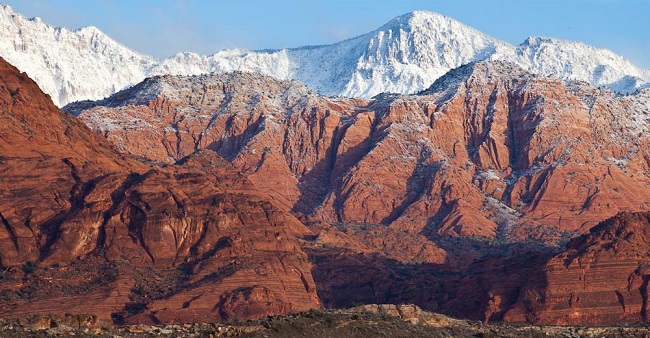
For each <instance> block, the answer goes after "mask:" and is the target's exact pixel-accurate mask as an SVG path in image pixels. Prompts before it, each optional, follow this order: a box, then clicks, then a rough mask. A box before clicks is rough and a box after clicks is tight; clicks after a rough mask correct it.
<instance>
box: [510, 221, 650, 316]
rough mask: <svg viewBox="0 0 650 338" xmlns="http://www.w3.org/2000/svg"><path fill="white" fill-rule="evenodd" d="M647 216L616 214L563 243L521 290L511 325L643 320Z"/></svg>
mask: <svg viewBox="0 0 650 338" xmlns="http://www.w3.org/2000/svg"><path fill="white" fill-rule="evenodd" d="M649 241H650V213H647V212H645V213H622V214H619V215H617V216H615V217H613V218H610V219H608V220H606V221H604V222H602V223H601V224H599V225H598V226H596V227H594V228H592V229H591V231H590V232H589V234H586V235H583V236H581V237H578V238H575V239H573V240H571V241H570V242H569V244H568V245H567V248H566V250H565V251H563V252H562V253H560V254H558V255H556V256H554V257H553V258H552V259H551V260H550V261H549V262H548V263H547V264H546V266H544V267H543V269H541V271H543V273H541V274H539V275H538V276H536V278H531V280H529V282H528V283H527V284H526V286H525V287H524V288H523V289H522V292H521V295H520V298H519V301H518V302H517V304H516V306H515V307H514V308H513V309H511V310H509V311H508V312H507V313H506V315H505V320H507V321H511V322H524V321H533V322H537V323H544V324H560V325H584V324H607V323H609V324H615V323H622V322H639V321H647V320H648V313H647V311H648V310H647V308H648V281H649V280H650V269H648V267H649V266H650V252H649V251H648V242H649Z"/></svg>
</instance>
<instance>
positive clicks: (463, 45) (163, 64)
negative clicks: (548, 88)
mask: <svg viewBox="0 0 650 338" xmlns="http://www.w3.org/2000/svg"><path fill="white" fill-rule="evenodd" d="M0 17H3V20H1V21H0V25H1V26H2V27H0V28H3V29H2V32H4V35H5V36H4V38H3V39H2V41H0V56H3V57H5V59H7V60H8V61H9V62H11V63H12V64H15V65H17V66H18V67H19V68H21V69H22V70H23V71H25V72H27V73H28V74H29V75H30V76H31V77H32V78H34V79H35V80H36V82H37V83H38V84H39V86H40V87H41V88H43V90H44V91H45V92H46V93H48V94H50V96H51V97H52V99H53V100H54V101H55V103H56V104H57V105H59V106H63V105H65V104H67V103H69V102H72V101H78V100H86V99H89V100H97V99H101V98H104V97H107V96H109V95H110V94H113V93H115V92H117V91H119V90H121V89H124V88H126V87H128V86H131V85H134V84H136V83H138V82H140V81H142V80H143V79H144V78H145V77H149V76H154V75H164V74H170V75H197V74H204V73H210V72H217V73H222V72H228V71H236V70H240V71H249V72H258V73H261V74H264V75H271V76H273V77H276V78H279V79H282V80H288V79H292V80H300V81H302V82H304V83H305V84H306V85H307V86H308V87H309V88H310V89H312V90H314V91H317V92H319V93H320V94H323V95H326V96H347V97H365V98H369V97H372V96H375V95H377V94H379V93H382V92H394V93H401V94H410V93H415V92H418V91H421V90H424V89H426V88H428V87H429V86H430V85H431V84H432V83H433V82H434V81H435V80H436V79H437V78H439V77H440V76H442V75H444V74H445V73H446V72H447V71H449V70H450V69H453V68H456V67H458V66H461V65H463V64H466V63H469V62H472V61H479V60H505V61H512V62H515V63H517V64H519V65H520V66H522V67H523V68H524V69H526V70H528V71H531V72H534V73H540V74H542V75H545V76H554V77H557V78H560V79H568V80H582V81H587V82H589V83H590V84H592V85H594V86H608V87H610V88H612V89H614V90H615V91H618V92H623V93H630V92H634V91H636V90H637V89H640V88H644V87H647V86H648V81H649V80H650V70H646V69H641V68H639V67H636V66H634V65H632V64H631V63H630V62H629V61H628V60H626V59H624V58H623V57H621V56H618V55H616V54H615V53H613V52H611V51H609V50H606V49H599V48H596V47H591V46H588V45H585V44H583V43H580V42H572V41H565V40H560V39H554V38H542V37H530V38H528V39H526V40H525V41H524V42H523V43H522V44H520V45H511V44H509V43H506V42H503V41H501V40H498V39H496V38H493V37H490V36H488V35H486V34H485V33H482V32H480V31H478V30H476V29H474V28H471V27H469V26H466V25H464V24H462V23H461V22H459V21H457V20H454V19H453V18H450V17H448V16H444V15H441V14H438V13H434V12H428V11H414V12H410V13H406V14H404V15H401V16H398V17H396V18H394V19H392V20H390V21H389V22H387V23H386V24H384V25H382V26H381V27H379V28H378V29H376V30H373V31H371V32H368V33H365V34H361V35H358V36H355V37H352V38H350V39H346V40H343V41H340V42H337V43H334V44H328V45H318V46H302V47H295V48H283V49H267V50H261V51H250V50H244V49H228V50H221V51H217V52H216V53H214V54H211V55H200V54H197V53H192V52H180V53H177V54H175V55H173V56H170V57H168V58H164V59H156V58H153V57H150V56H146V55H144V54H140V53H138V52H135V51H133V50H131V49H129V48H127V47H125V46H124V45H122V44H120V43H119V42H117V41H115V40H113V39H112V38H110V37H109V36H107V35H106V34H104V33H102V32H101V31H100V30H99V29H98V28H96V27H93V26H88V27H84V28H80V29H77V30H68V29H65V28H55V27H52V26H49V25H47V24H45V23H43V22H42V21H41V20H40V19H27V18H25V17H24V16H22V15H20V14H19V13H16V12H14V11H13V9H12V8H11V7H10V6H3V7H2V10H0ZM5 19H6V20H5ZM89 55H90V57H89Z"/></svg>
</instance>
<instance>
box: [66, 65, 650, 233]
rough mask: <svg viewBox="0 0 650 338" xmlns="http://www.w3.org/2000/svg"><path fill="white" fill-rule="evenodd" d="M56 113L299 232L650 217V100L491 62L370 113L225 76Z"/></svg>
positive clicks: (564, 224)
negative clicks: (202, 173)
mask: <svg viewBox="0 0 650 338" xmlns="http://www.w3.org/2000/svg"><path fill="white" fill-rule="evenodd" d="M67 110H68V111H70V112H72V113H74V114H76V115H78V116H79V117H80V118H81V119H82V120H84V121H85V122H86V123H87V124H88V125H89V126H90V127H91V128H93V129H94V130H96V131H98V132H99V133H101V134H102V135H104V136H105V137H106V138H107V139H108V140H111V141H113V142H115V143H116V144H117V145H118V147H120V149H122V150H123V151H126V152H129V153H132V154H136V155H139V156H142V157H145V158H148V159H150V160H153V161H160V162H163V163H172V162H174V161H175V160H177V159H179V158H182V157H183V156H186V155H188V154H190V153H192V152H193V151H195V149H202V148H205V149H210V150H214V151H216V152H217V153H219V154H220V155H221V156H223V157H224V158H226V159H227V160H229V161H230V162H231V163H232V164H233V165H234V166H235V167H236V168H238V169H240V170H241V171H242V172H243V173H245V174H246V175H247V176H248V177H249V178H250V180H251V181H252V182H253V183H254V184H255V185H256V186H257V187H258V188H259V189H261V190H263V191H265V192H267V193H268V194H270V195H271V196H273V197H274V198H275V199H276V200H277V201H279V202H280V203H282V205H283V206H284V208H285V209H287V210H292V211H293V212H295V213H296V214H297V215H302V217H303V219H304V220H307V221H322V222H327V223H342V224H349V223H357V224H384V225H389V226H390V227H392V228H395V229H401V230H405V231H408V232H410V233H413V234H424V235H426V236H428V237H430V238H436V237H439V236H448V235H451V236H462V237H476V236H480V237H486V238H491V239H497V240H499V241H501V242H503V241H505V242H513V241H521V240H524V239H532V240H535V241H541V242H546V243H549V244H556V243H558V242H561V241H563V240H566V239H568V238H569V237H570V236H572V234H575V233H585V232H587V231H588V230H589V228H590V227H592V226H594V225H595V224H597V223H598V222H599V221H600V220H602V219H605V218H607V217H610V216H612V215H615V214H616V213H617V212H619V211H625V210H630V211H637V210H646V209H648V208H649V207H650V179H649V176H648V174H647V173H648V172H649V171H650V150H649V149H650V144H649V138H648V135H649V134H648V133H647V130H648V119H650V91H644V92H642V93H639V94H637V95H634V96H616V95H615V94H614V93H613V92H611V91H608V90H597V89H593V88H591V87H589V86H587V85H585V84H582V83H572V84H563V83H562V82H559V81H556V80H551V79H548V78H543V77H539V76H535V75H532V74H529V73H526V72H525V71H523V70H521V69H520V68H518V67H516V66H513V65H512V64H508V63H503V62H479V63H474V64H470V65H467V66H463V67H461V68H459V69H456V70H453V71H452V72H450V73H449V74H447V75H446V76H444V77H443V78H441V79H440V80H439V81H437V82H436V83H435V84H434V85H433V86H432V87H431V88H430V89H429V90H427V91H426V92H424V93H422V94H421V95H413V96H397V95H382V96H379V97H377V98H375V99H373V100H370V101H363V100H356V99H342V98H325V97H320V96H317V95H315V94H313V93H311V92H309V91H308V90H307V88H306V87H304V86H303V85H301V84H299V83H296V82H282V81H278V80H274V79H271V78H268V77H264V76H261V75H255V74H243V73H233V74H225V75H204V76H193V77H170V76H166V77H157V78H151V79H148V80H145V81H144V82H143V83H141V84H139V85H137V86H135V87H133V88H131V89H129V90H126V91H123V92H121V93H118V94H116V95H114V96H113V97H111V98H109V99H106V100H104V101H98V102H95V103H90V102H85V103H79V104H74V105H71V106H68V107H67Z"/></svg>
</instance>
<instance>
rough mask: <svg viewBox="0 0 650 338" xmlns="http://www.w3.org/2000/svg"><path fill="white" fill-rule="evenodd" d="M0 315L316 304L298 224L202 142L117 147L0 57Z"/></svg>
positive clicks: (248, 313) (256, 309)
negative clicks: (155, 161)
mask: <svg viewBox="0 0 650 338" xmlns="http://www.w3.org/2000/svg"><path fill="white" fill-rule="evenodd" d="M0 172H1V175H0V220H1V225H0V259H1V260H0V265H1V266H2V268H3V272H2V278H1V280H0V290H2V291H1V295H0V296H1V298H0V316H21V315H28V314H33V313H41V314H45V313H63V312H66V313H93V314H97V315H99V316H100V319H101V320H114V321H116V322H122V321H124V322H152V321H154V322H176V321H196V320H201V321H206V320H233V319H246V318H251V317H260V316H264V315H268V314H282V313H284V314H286V313H289V312H291V311H299V310H306V309H309V308H318V307H320V301H319V299H318V297H317V294H316V287H315V284H314V281H313V278H312V276H311V269H312V265H311V263H310V262H309V261H308V258H307V255H306V253H305V252H304V251H303V250H302V249H301V248H300V246H299V241H298V240H297V237H302V236H304V235H306V234H308V233H309V231H308V230H307V228H306V227H305V226H304V225H303V224H302V223H300V221H298V220H297V219H296V218H294V217H293V216H291V215H290V214H288V213H286V212H284V211H282V210H281V209H280V208H278V207H277V206H276V205H275V202H273V201H272V200H270V199H269V198H268V197H267V196H266V195H265V194H263V193H260V192H259V191H257V190H256V189H255V188H254V187H253V185H252V184H250V181H249V180H248V179H247V178H246V177H244V176H242V175H241V174H240V173H238V172H237V171H236V170H234V169H233V168H232V167H231V165H230V164H229V163H228V162H227V161H225V160H223V159H222V158H220V157H219V156H218V155H217V154H216V153H214V152H211V151H201V152H197V153H194V154H192V155H191V156H189V157H187V158H185V159H183V161H181V162H179V163H178V164H174V165H167V166H163V167H160V166H151V165H148V164H145V163H143V162H142V161H138V160H135V159H134V158H132V157H131V156H124V155H121V154H120V153H118V152H117V151H116V150H115V149H114V148H113V146H112V145H110V144H109V143H108V142H107V141H105V140H104V138H103V137H100V136H99V135H97V134H95V133H93V132H92V131H91V130H89V129H88V128H87V127H86V126H84V125H83V123H82V122H81V121H79V120H78V119H75V118H73V117H71V116H69V115H66V114H64V113H62V112H60V111H59V110H58V109H57V108H56V107H55V106H54V105H53V104H52V102H51V100H50V99H49V97H47V96H46V95H45V94H43V93H42V92H41V91H40V89H39V88H38V87H37V85H36V84H35V83H34V82H33V81H32V80H30V79H29V78H27V76H26V75H25V74H24V73H23V74H21V73H19V72H18V70H17V69H16V68H14V67H12V66H11V65H9V64H7V63H6V62H5V61H4V60H0Z"/></svg>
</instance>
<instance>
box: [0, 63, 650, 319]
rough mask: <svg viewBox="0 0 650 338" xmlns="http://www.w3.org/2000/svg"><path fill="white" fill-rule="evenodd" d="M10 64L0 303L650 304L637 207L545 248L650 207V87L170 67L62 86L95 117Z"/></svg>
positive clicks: (596, 308) (579, 308)
mask: <svg viewBox="0 0 650 338" xmlns="http://www.w3.org/2000/svg"><path fill="white" fill-rule="evenodd" d="M0 66H1V67H0V79H1V81H2V82H1V83H2V88H0V100H1V101H0V106H1V107H2V111H1V113H0V118H1V119H2V123H1V124H0V128H1V129H0V131H1V133H0V156H1V157H0V165H1V166H0V170H2V176H0V216H2V217H0V221H2V226H0V258H1V259H2V260H1V261H0V265H2V267H3V268H4V272H3V274H2V279H1V280H0V315H1V316H6V315H9V314H11V315H26V314H31V313H48V312H54V311H56V312H60V311H64V312H71V313H96V314H99V315H100V316H101V318H102V319H103V320H108V319H112V320H113V321H115V322H127V323H143V322H183V321H194V320H199V319H200V320H202V321H205V320H236V319H245V318H251V317H259V316H263V315H265V314H278V313H288V312H291V311H296V310H303V309H308V308H312V307H320V306H321V303H322V304H323V305H325V306H332V307H338V306H349V305H352V304H354V303H387V302H390V303H415V304H418V305H420V306H422V307H424V308H427V309H430V310H436V311H442V312H445V313H448V314H453V315H456V316H463V317H468V318H475V319H482V320H485V321H488V320H490V321H496V320H501V319H505V320H508V321H526V320H527V321H536V322H545V323H574V324H577V323H600V322H613V321H615V320H614V318H619V319H618V320H621V321H633V320H638V319H646V318H645V316H646V315H645V312H646V311H645V308H646V306H645V303H646V298H647V297H646V295H645V291H643V290H644V288H646V286H647V285H646V284H647V280H646V279H647V278H646V277H647V276H646V275H647V273H646V271H645V268H644V266H645V265H644V264H647V259H648V257H646V256H647V248H645V247H644V246H643V243H645V241H646V238H645V237H644V236H645V227H646V225H647V223H648V220H647V216H643V215H644V214H637V215H628V214H624V215H623V216H620V217H618V218H614V219H613V220H611V221H608V222H605V223H603V224H604V225H599V226H597V227H596V228H594V229H593V230H592V231H591V233H590V234H588V235H586V236H585V237H582V238H581V239H578V240H573V241H571V242H570V243H569V246H568V249H567V251H564V252H562V253H559V254H557V255H556V256H554V257H553V258H552V259H551V260H550V261H549V260H548V259H549V257H550V255H549V254H548V253H549V250H556V249H555V248H551V249H549V248H547V247H546V248H545V247H544V246H545V245H551V246H553V245H555V244H557V243H561V242H562V241H564V240H565V239H567V238H568V237H569V236H571V235H572V234H574V233H586V232H587V231H588V229H589V228H590V227H591V226H593V225H595V224H597V223H598V222H599V221H600V220H601V219H604V218H606V217H609V216H611V215H614V214H616V213H617V212H618V211H621V210H646V209H648V207H649V206H650V205H649V203H650V178H649V176H648V172H650V168H649V167H650V154H649V151H650V150H649V149H650V147H648V146H649V144H648V143H649V141H648V133H647V130H648V118H649V117H648V116H649V114H650V112H649V108H648V107H649V105H650V104H649V103H648V102H650V93H649V92H648V91H646V92H641V93H639V94H637V95H634V96H616V95H614V94H613V93H611V92H609V91H605V90H597V89H593V88H590V87H588V86H586V85H584V84H580V83H574V84H563V83H561V82H558V81H555V80H549V79H546V78H542V77H538V76H534V75H531V74H528V73H525V72H524V71H522V70H521V69H518V68H516V67H513V66H512V65H510V64H507V63H499V62H494V63H485V62H481V63H475V64H471V65H467V66H464V67H461V68H459V69H457V70H454V71H452V72H451V73H450V74H448V75H447V76H445V77H443V78H442V79H441V80H439V81H437V82H436V83H435V84H434V85H433V86H432V87H431V88H430V89H429V90H427V91H426V92H424V93H422V94H420V95H413V96H397V95H381V96H379V97H377V98H375V99H373V100H370V101H364V100H356V99H342V98H324V97H320V96H317V95H315V94H313V93H310V92H309V91H308V90H307V89H306V88H305V87H304V86H303V85H301V84H299V83H296V82H282V81H277V80H273V79H270V78H267V77H263V76H259V75H254V74H242V73H234V74H225V75H206V76H195V77H158V78H152V79H148V80H146V81H145V82H143V83H141V84H139V85H137V86H135V87H134V88H132V89H129V90H126V91H124V92H121V93H118V94H116V95H115V96H113V97H111V98H109V99H107V100H104V101H100V102H95V103H90V102H85V103H78V104H75V105H72V106H69V107H68V110H69V111H70V112H73V113H75V114H78V116H79V117H80V118H81V119H83V120H84V121H85V122H86V123H87V124H88V125H89V126H91V128H93V129H94V130H96V131H98V132H99V133H100V134H95V133H92V132H91V131H90V130H88V129H87V128H86V127H84V126H82V125H81V124H80V123H79V122H78V120H76V119H74V118H72V117H70V116H66V115H64V114H62V113H60V112H59V111H58V110H57V109H56V108H55V107H54V106H53V105H52V104H51V102H50V101H49V99H48V98H47V97H46V96H44V95H43V94H42V93H41V92H40V91H39V90H38V88H37V87H36V85H35V84H34V83H33V82H32V81H31V80H29V79H27V78H26V77H25V76H24V75H21V74H19V73H18V72H17V71H16V69H15V68H13V67H11V66H9V65H7V64H6V63H1V64H0ZM105 139H108V140H109V141H111V142H113V143H114V144H116V145H117V147H118V148H119V149H120V150H121V151H122V152H126V153H130V154H124V155H121V154H119V153H118V152H117V151H115V149H114V148H113V146H112V145H110V144H109V143H108V142H107V141H106V140H105ZM133 155H136V156H133ZM269 196H270V197H269ZM287 211H291V212H292V213H293V214H294V215H296V216H298V218H296V217H294V216H292V215H291V214H289V213H287ZM644 217H645V218H644ZM299 219H300V220H302V221H304V222H307V223H308V224H309V228H307V227H305V226H304V225H303V223H301V222H300V220H299ZM644 222H645V223H644ZM644 224H645V225H644ZM619 262H620V263H619ZM610 272H611V275H610ZM610 277H611V278H610ZM592 280H593V281H594V283H593V284H592V283H591V281H592ZM622 281H625V283H627V284H625V285H623V282H622ZM635 290H636V291H635ZM612 292H613V294H614V295H615V296H616V300H615V301H612V297H610V296H612ZM608 295H609V296H608ZM61 304H65V308H61V306H62V305H61ZM621 311H622V312H621Z"/></svg>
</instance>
